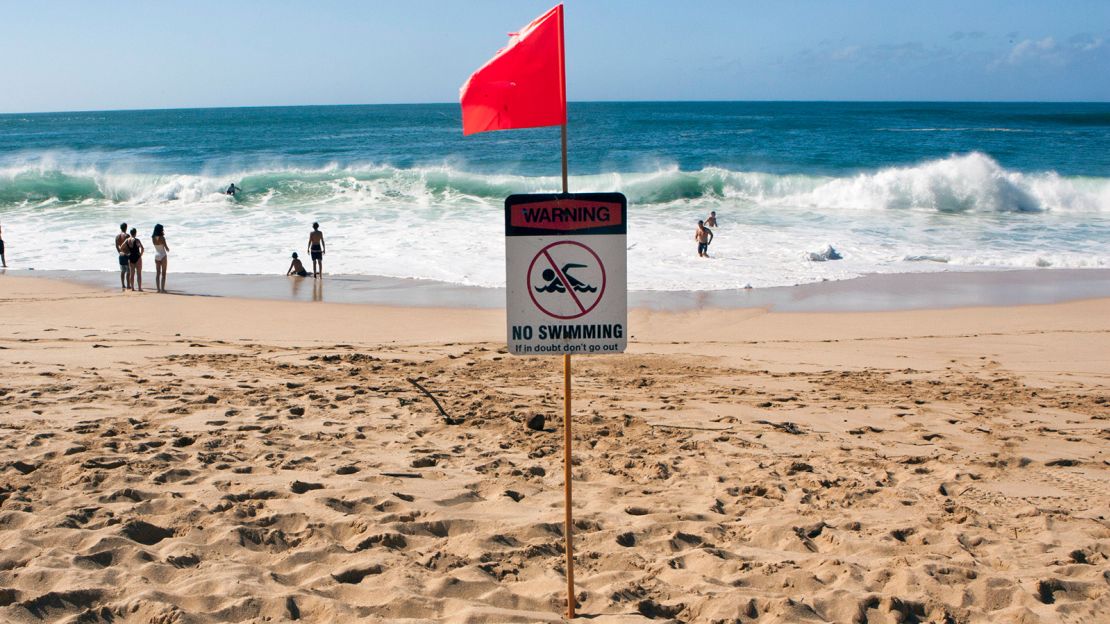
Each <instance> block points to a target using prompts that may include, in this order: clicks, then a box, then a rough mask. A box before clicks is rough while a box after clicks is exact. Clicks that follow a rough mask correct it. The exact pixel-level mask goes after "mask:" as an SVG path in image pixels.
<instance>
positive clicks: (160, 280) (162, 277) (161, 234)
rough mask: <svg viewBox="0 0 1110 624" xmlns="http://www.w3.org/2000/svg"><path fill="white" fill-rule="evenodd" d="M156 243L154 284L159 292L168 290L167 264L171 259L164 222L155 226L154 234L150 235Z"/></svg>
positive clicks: (151, 240) (152, 241)
mask: <svg viewBox="0 0 1110 624" xmlns="http://www.w3.org/2000/svg"><path fill="white" fill-rule="evenodd" d="M150 242H151V243H153V244H154V285H155V286H157V287H158V292H160V293H164V292H166V265H167V264H169V261H170V246H169V245H167V244H166V231H165V229H163V228H162V224H161V223H159V224H158V225H155V226H154V234H151V236H150Z"/></svg>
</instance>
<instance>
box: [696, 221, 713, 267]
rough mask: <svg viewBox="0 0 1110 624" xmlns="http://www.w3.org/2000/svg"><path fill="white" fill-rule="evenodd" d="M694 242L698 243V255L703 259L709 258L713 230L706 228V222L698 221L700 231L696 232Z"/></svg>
mask: <svg viewBox="0 0 1110 624" xmlns="http://www.w3.org/2000/svg"><path fill="white" fill-rule="evenodd" d="M694 240H696V241H698V255H699V256H700V257H702V258H708V257H709V243H712V242H713V230H711V229H709V228H707V227H705V221H698V229H697V231H695V232H694Z"/></svg>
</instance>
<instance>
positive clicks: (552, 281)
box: [535, 262, 597, 293]
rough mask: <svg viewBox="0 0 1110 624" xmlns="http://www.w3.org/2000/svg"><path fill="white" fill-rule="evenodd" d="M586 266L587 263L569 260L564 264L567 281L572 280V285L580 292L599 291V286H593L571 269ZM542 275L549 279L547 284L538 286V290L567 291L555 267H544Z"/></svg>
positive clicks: (550, 291) (563, 269) (549, 291)
mask: <svg viewBox="0 0 1110 624" xmlns="http://www.w3.org/2000/svg"><path fill="white" fill-rule="evenodd" d="M584 268H586V265H584V264H574V263H573V262H568V263H567V264H564V265H563V268H562V273H563V275H565V276H566V278H567V281H568V282H570V287H571V288H573V289H574V290H576V291H578V292H590V293H592V292H597V286H591V285H589V284H587V283H585V282H583V281H582V280H580V279H577V278H575V277H574V276H573V275H571V274H570V270H571V269H584ZM540 276H541V277H543V279H544V280H546V281H547V285H546V286H536V287H535V289H536V292H547V293H553V292H560V293H563V292H566V291H567V288H566V286H565V285H564V284H563V280H561V279H559V276H558V275H557V274H556V273H555V271H554V270H553V269H544V270H543V273H542V274H541V275H540Z"/></svg>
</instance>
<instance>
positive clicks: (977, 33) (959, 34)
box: [948, 30, 987, 41]
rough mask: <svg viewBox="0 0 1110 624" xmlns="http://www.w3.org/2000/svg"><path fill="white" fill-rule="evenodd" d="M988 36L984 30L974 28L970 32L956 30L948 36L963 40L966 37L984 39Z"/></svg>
mask: <svg viewBox="0 0 1110 624" xmlns="http://www.w3.org/2000/svg"><path fill="white" fill-rule="evenodd" d="M986 36H987V33H985V32H983V31H981V30H972V31H970V32H964V31H962V30H957V31H956V32H954V33H952V34H951V35H948V38H949V39H951V40H952V41H963V40H964V39H982V38H983V37H986Z"/></svg>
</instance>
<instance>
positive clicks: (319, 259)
mask: <svg viewBox="0 0 1110 624" xmlns="http://www.w3.org/2000/svg"><path fill="white" fill-rule="evenodd" d="M325 251H326V248H325V246H324V233H323V232H321V231H320V224H319V223H313V224H312V231H311V232H309V234H308V253H309V254H310V255H311V256H312V277H320V278H323V277H324V252H325Z"/></svg>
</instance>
